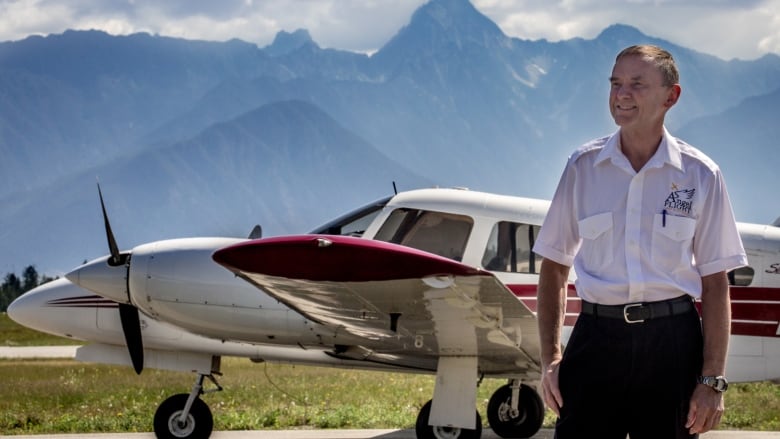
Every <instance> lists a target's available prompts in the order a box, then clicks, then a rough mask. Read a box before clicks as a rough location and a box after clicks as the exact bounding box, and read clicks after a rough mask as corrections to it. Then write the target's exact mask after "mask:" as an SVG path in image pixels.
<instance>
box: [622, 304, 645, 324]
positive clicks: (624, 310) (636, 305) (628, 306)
mask: <svg viewBox="0 0 780 439" xmlns="http://www.w3.org/2000/svg"><path fill="white" fill-rule="evenodd" d="M641 306H644V305H643V304H641V303H629V304H628V305H626V306H624V307H623V320H625V321H626V323H642V322H644V321H645V319H642V320H631V319H629V318H628V310H629V309H631V308H639V307H641Z"/></svg>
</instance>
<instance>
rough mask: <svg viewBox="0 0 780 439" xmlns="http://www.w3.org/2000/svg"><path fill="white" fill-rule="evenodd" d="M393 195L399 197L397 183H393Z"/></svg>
mask: <svg viewBox="0 0 780 439" xmlns="http://www.w3.org/2000/svg"><path fill="white" fill-rule="evenodd" d="M393 194H395V195H398V188H396V187H395V181H393Z"/></svg>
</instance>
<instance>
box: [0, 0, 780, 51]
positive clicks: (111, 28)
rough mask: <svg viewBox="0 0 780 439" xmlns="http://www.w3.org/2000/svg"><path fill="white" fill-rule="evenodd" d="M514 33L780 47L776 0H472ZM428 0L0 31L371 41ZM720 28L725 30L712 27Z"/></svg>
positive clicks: (111, 16)
mask: <svg viewBox="0 0 780 439" xmlns="http://www.w3.org/2000/svg"><path fill="white" fill-rule="evenodd" d="M472 1H473V3H474V6H475V7H476V8H477V9H479V10H480V11H481V12H482V13H484V14H485V15H487V16H488V17H489V18H491V19H492V20H493V21H495V22H496V23H497V24H498V25H499V27H500V28H501V29H502V30H503V31H504V32H505V33H506V34H507V35H510V36H514V37H518V38H523V39H532V40H533V39H541V38H545V39H547V40H550V41H559V40H564V39H570V38H574V37H582V38H593V37H595V36H596V35H598V33H599V32H601V31H602V30H603V29H604V28H606V27H607V26H609V25H611V24H615V23H623V24H628V25H632V26H635V27H637V28H639V29H640V30H641V31H642V32H644V33H646V34H648V35H651V36H654V37H659V38H662V39H666V40H668V41H671V42H673V43H675V44H679V45H682V46H685V47H690V48H692V49H695V50H698V51H701V52H705V53H711V54H715V55H717V56H720V57H722V58H726V59H729V58H733V57H738V58H742V59H752V58H756V57H759V56H761V55H762V54H765V53H768V52H772V53H779V54H780V2H777V1H776V0H741V1H738V2H735V1H732V0H628V1H626V0H472ZM423 3H425V0H221V1H219V2H215V1H213V0H166V1H159V0H69V1H62V0H0V40H18V39H21V38H24V37H25V36H27V35H31V34H39V35H45V34H49V33H61V32H63V31H65V30H66V29H102V30H105V31H107V32H109V33H112V34H128V33H133V32H149V33H156V34H161V35H168V36H175V37H181V38H188V39H204V40H217V41H224V40H228V39H231V38H240V39H242V40H246V41H249V42H253V43H256V44H258V45H259V46H261V47H262V46H265V45H266V44H269V43H270V42H271V41H272V40H273V37H274V36H275V35H276V33H277V32H279V31H280V30H287V31H293V30H296V29H299V28H305V29H308V30H309V32H310V34H311V35H312V37H313V38H314V40H315V41H316V42H317V43H318V44H320V46H323V47H332V48H339V49H345V50H355V51H371V50H376V49H378V48H380V47H381V46H383V45H384V44H385V43H386V42H387V41H389V40H390V38H392V36H393V35H395V33H396V32H398V30H399V29H400V28H401V27H403V26H404V25H406V24H407V23H408V22H409V19H410V18H411V15H412V13H413V12H414V10H415V9H416V8H418V7H419V6H420V5H422V4H423ZM713 29H717V32H713ZM724 36H727V37H728V38H724Z"/></svg>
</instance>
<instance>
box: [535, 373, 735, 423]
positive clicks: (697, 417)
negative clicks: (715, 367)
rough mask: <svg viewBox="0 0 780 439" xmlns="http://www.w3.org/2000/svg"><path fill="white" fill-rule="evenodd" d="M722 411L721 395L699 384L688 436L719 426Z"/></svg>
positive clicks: (694, 398)
mask: <svg viewBox="0 0 780 439" xmlns="http://www.w3.org/2000/svg"><path fill="white" fill-rule="evenodd" d="M542 382H544V381H542ZM545 393H546V390H545ZM724 410H725V405H724V404H723V394H722V393H719V392H716V391H714V390H712V389H711V388H710V387H708V386H705V385H703V384H699V385H697V386H696V389H694V391H693V395H692V396H691V404H690V408H689V409H688V421H687V422H686V423H685V428H688V429H689V430H688V431H689V432H690V434H696V433H706V432H708V431H710V430H712V429H713V428H715V427H717V426H718V424H720V418H721V416H723V411H724Z"/></svg>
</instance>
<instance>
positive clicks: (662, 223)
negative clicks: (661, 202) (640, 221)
mask: <svg viewBox="0 0 780 439" xmlns="http://www.w3.org/2000/svg"><path fill="white" fill-rule="evenodd" d="M661 227H666V209H664V210H663V211H662V212H661Z"/></svg>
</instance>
